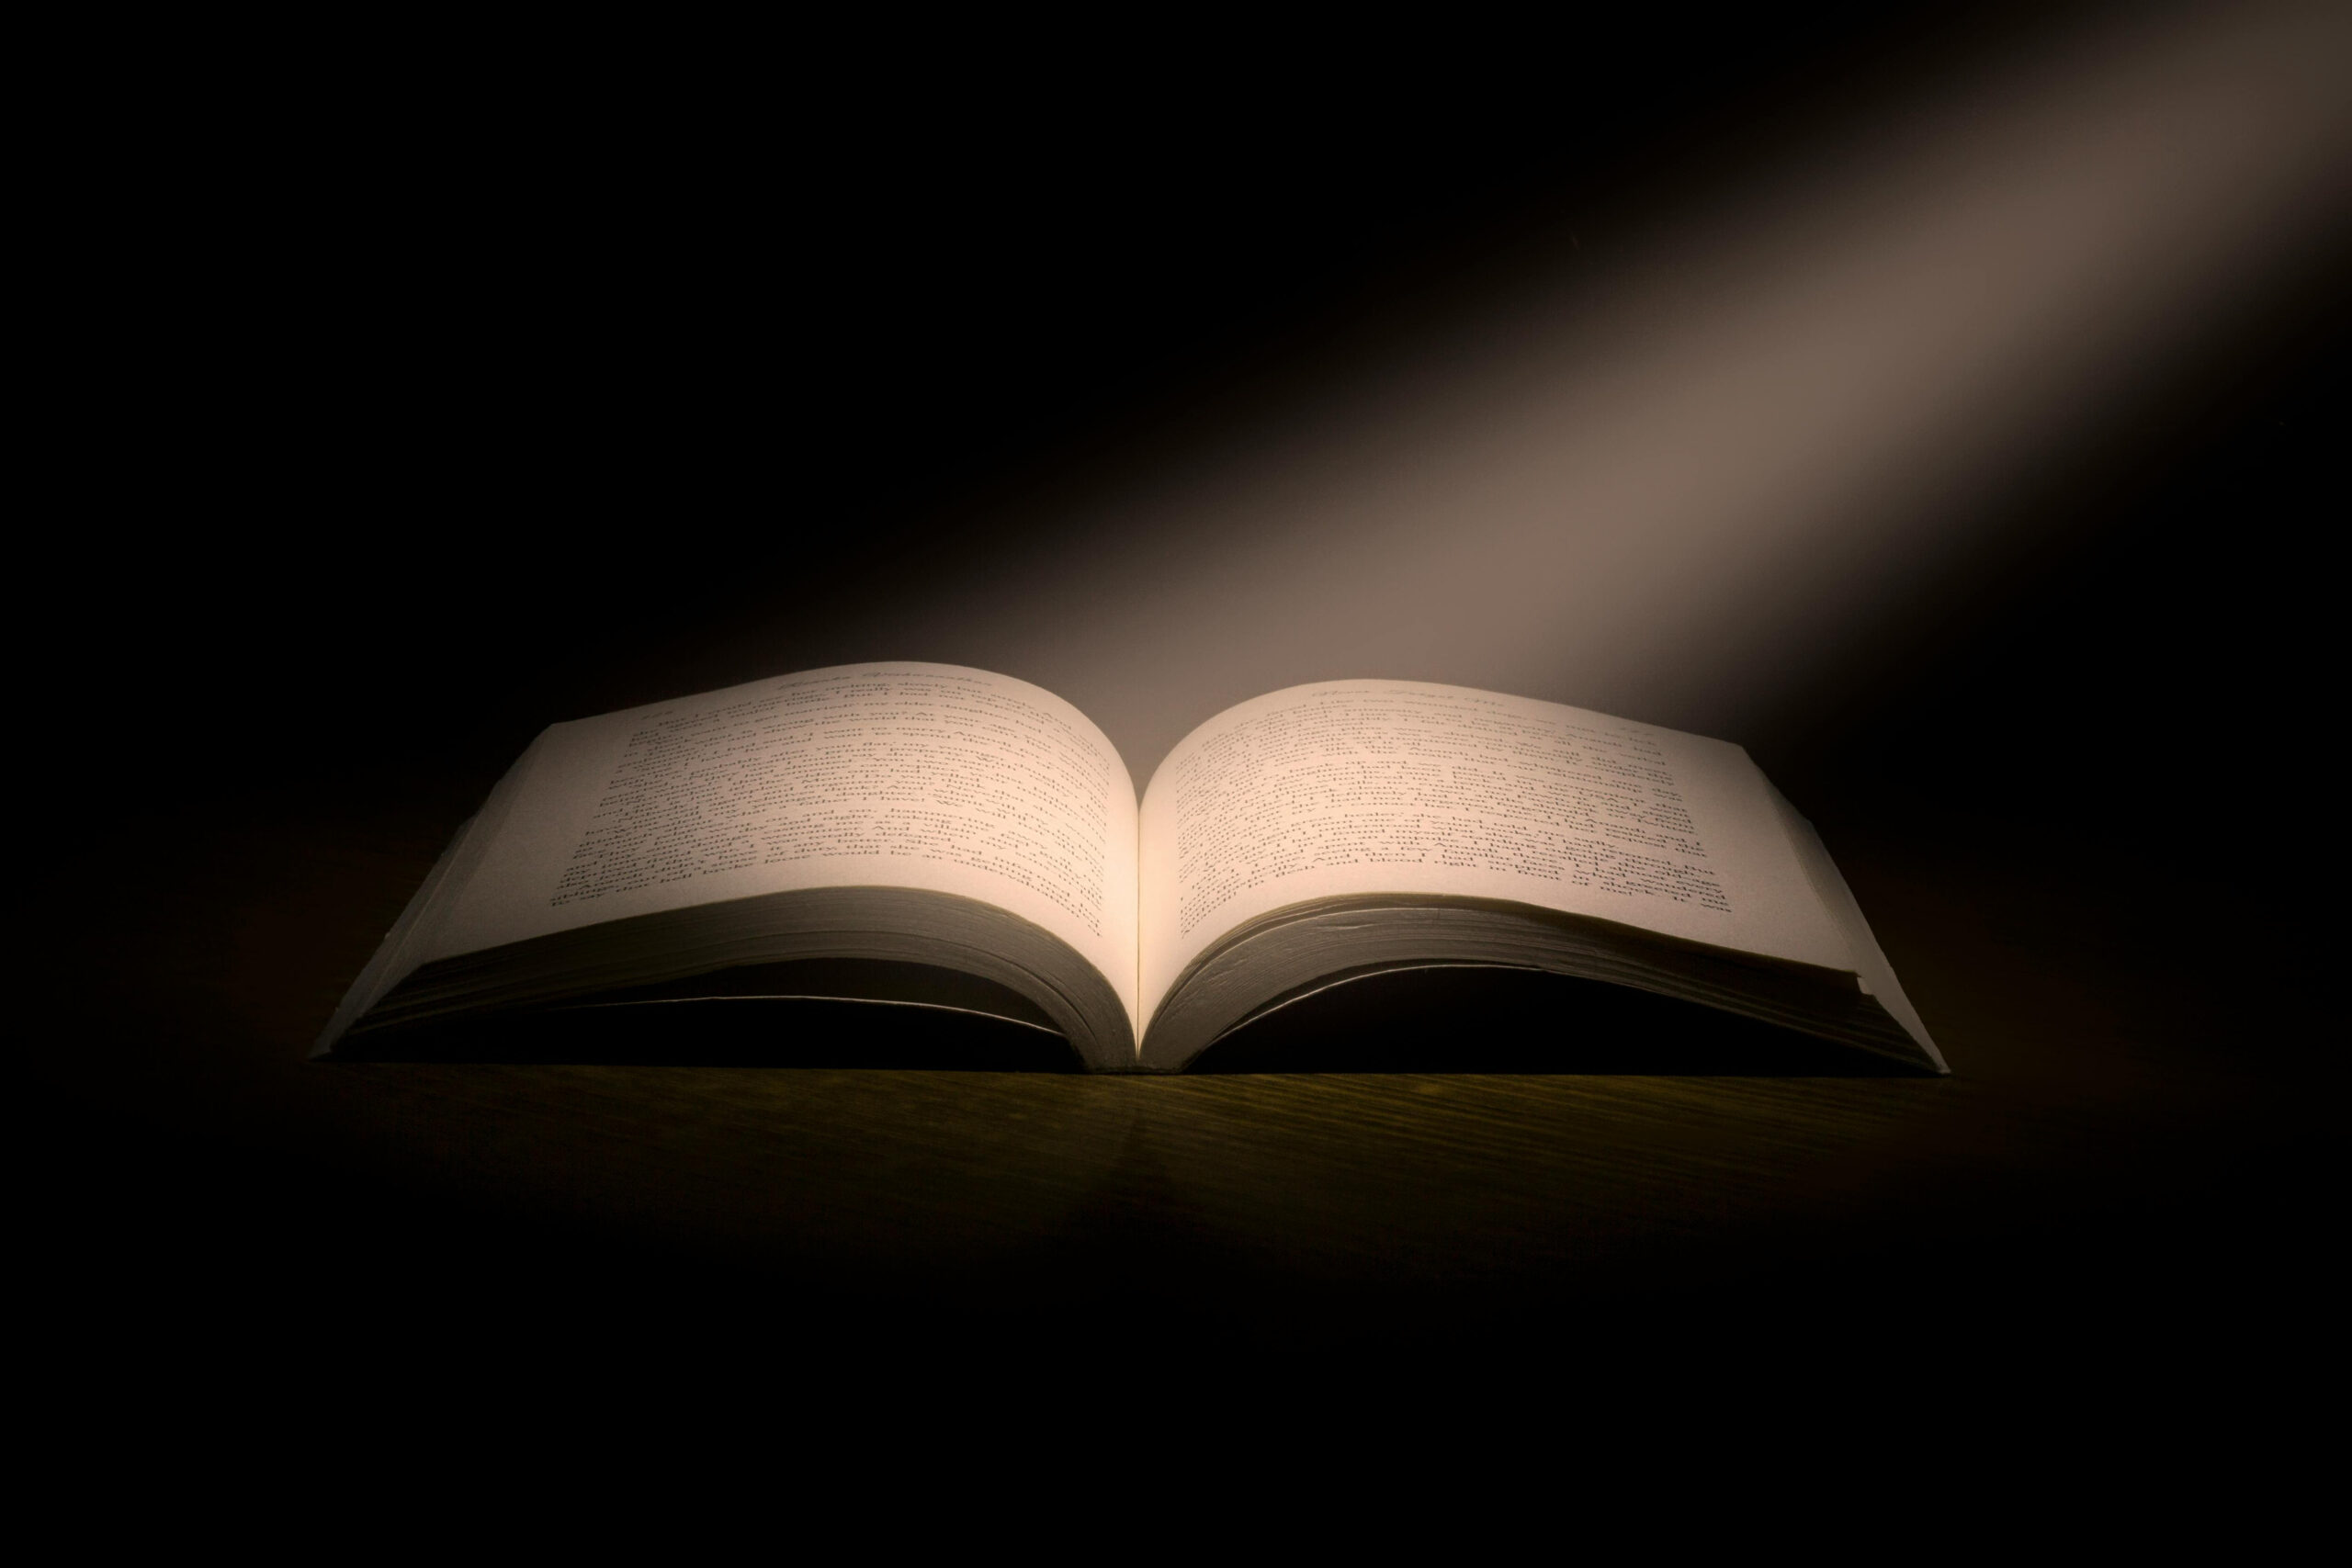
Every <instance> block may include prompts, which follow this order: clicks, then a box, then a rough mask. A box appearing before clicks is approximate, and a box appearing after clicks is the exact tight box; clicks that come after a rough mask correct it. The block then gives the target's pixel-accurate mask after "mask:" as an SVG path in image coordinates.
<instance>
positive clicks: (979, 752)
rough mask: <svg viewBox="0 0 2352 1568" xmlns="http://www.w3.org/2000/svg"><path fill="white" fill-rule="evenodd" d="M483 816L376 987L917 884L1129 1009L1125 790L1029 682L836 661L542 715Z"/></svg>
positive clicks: (1093, 733) (1098, 743)
mask: <svg viewBox="0 0 2352 1568" xmlns="http://www.w3.org/2000/svg"><path fill="white" fill-rule="evenodd" d="M493 818H494V820H493ZM476 831H477V832H486V833H487V835H488V837H487V840H486V841H485V842H483V843H482V844H481V845H480V846H479V848H478V849H477V847H476V846H475V845H473V844H471V843H469V844H468V845H467V846H466V852H465V854H464V856H463V859H464V860H465V861H467V862H468V863H469V864H466V865H463V866H460V867H458V868H457V870H456V872H455V874H453V876H452V879H451V880H452V884H453V886H451V887H450V889H449V890H448V893H447V897H445V898H442V899H439V900H436V902H438V903H440V904H441V906H442V907H441V908H438V909H436V910H435V911H432V912H431V913H429V914H428V915H426V916H425V918H424V919H422V920H421V921H420V924H419V928H418V930H417V931H416V932H415V933H414V935H413V939H412V940H411V941H409V942H407V943H405V944H404V946H405V948H406V951H404V952H403V953H401V954H400V957H399V960H398V962H397V965H396V967H397V970H398V973H394V974H390V975H388V976H385V978H384V982H383V983H384V984H385V985H386V986H389V985H390V984H392V983H396V982H397V981H398V980H399V979H400V978H401V976H404V975H405V974H407V973H408V972H410V971H412V970H413V969H414V968H415V967H416V966H417V965H418V964H424V963H429V962H431V961H432V960H435V959H437V958H444V957H448V956H450V955H453V954H456V953H471V952H476V951H479V950H481V949H483V948H488V947H495V946H499V945H502V944H503V943H506V942H519V941H522V940H524V939H526V938H528V937H536V936H544V935H546V934H548V933H549V932H552V931H567V930H571V929H572V928H575V927H579V926H584V925H591V924H594V923H597V922H600V921H604V920H612V919H621V918H623V917H626V916H630V915H643V914H650V913H653V912H656V911H659V910H665V909H675V908H684V907H685V906H687V905H693V904H707V903H717V902H718V901H720V900H723V899H729V898H741V897H750V896H752V895H755V894H764V893H777V892H785V891H788V890H792V889H797V888H807V887H854V886H876V887H920V888H928V889H932V890H934V891H938V892H943V893H954V894H960V895H962V896H963V897H967V898H973V899H977V900H978V901H980V902H982V903H985V904H990V905H994V906H996V907H997V908H1002V909H1006V910H1009V911H1011V912H1012V913H1013V914H1015V915H1018V916H1020V917H1022V918H1023V919H1027V920H1030V921H1032V922H1034V923H1035V924H1036V925H1039V926H1042V927H1044V928H1045V929H1046V931H1051V932H1052V933H1053V934H1054V935H1056V936H1057V937H1059V938H1061V939H1062V940H1063V941H1065V942H1069V944H1070V946H1072V947H1073V948H1075V949H1077V950H1078V952H1079V953H1082V954H1084V955H1085V957H1086V958H1087V959H1088V960H1089V961H1090V962H1091V963H1092V964H1094V965H1095V966H1096V967H1097V968H1099V969H1101V970H1102V971H1103V974H1104V976H1107V977H1108V978H1109V980H1110V982H1111V986H1112V988H1113V989H1114V991H1116V992H1117V994H1118V996H1119V998H1120V1000H1121V1001H1122V1002H1123V1003H1125V1006H1126V1009H1127V1013H1128V1017H1129V1018H1130V1020H1133V1019H1134V1017H1135V1013H1136V997H1135V976H1136V968H1135V952H1136V947H1135V940H1136V936H1135V933H1136V884H1135V876H1136V796H1135V785H1134V784H1133V783H1132V782H1131V781H1130V780H1129V778H1128V776H1127V770H1126V765H1125V763H1124V762H1122V761H1120V759H1119V753H1118V750H1117V749H1116V748H1114V746H1113V745H1112V744H1111V742H1110V741H1109V739H1106V738H1105V737H1104V736H1103V732H1102V731H1101V730H1099V729H1097V728H1095V727H1094V725H1093V723H1092V722H1091V720H1089V719H1088V718H1087V717H1086V716H1085V715H1083V714H1081V713H1080V712H1079V711H1078V710H1077V709H1076V708H1074V707H1072V706H1070V705H1069V704H1068V703H1066V702H1064V701H1062V699H1061V698H1059V697H1057V696H1055V695H1054V694H1052V693H1050V692H1047V691H1045V690H1042V689H1041V688H1039V687H1036V686H1033V685H1030V684H1029V683H1028V682H1025V681H1016V680H1013V679H1012V678H1011V677H1009V676H1004V675H994V674H990V673H989V672H988V671H982V670H967V669H964V668H961V667H959V666H956V665H948V664H921V663H909V662H898V663H883V664H854V665H841V666H836V667H834V668H831V669H826V670H811V671H803V672H801V673H799V674H795V675H785V676H780V677H777V678H775V679H774V680H768V681H755V682H751V683H750V684H748V685H742V686H733V687H729V688H728V689H727V690H725V691H720V692H711V693H707V694H702V695H700V696H694V697H683V698H680V699H678V700H676V701H673V702H666V703H655V704H651V705H648V706H645V707H640V708H630V709H628V710H626V711H624V712H621V713H615V714H605V715H603V716H599V717H596V718H589V719H581V720H578V721H576V722H574V723H570V724H559V725H555V726H553V727H551V728H548V730H547V731H546V732H545V733H543V734H542V735H541V736H540V737H539V739H537V741H535V742H534V743H533V745H532V747H531V750H529V751H528V752H526V754H525V755H524V758H523V760H522V761H519V762H518V763H516V764H515V772H514V773H511V774H509V775H508V778H507V779H506V781H505V782H504V783H503V784H501V785H500V787H499V790H498V793H497V795H495V796H493V800H492V807H486V808H485V810H484V812H483V814H482V818H481V819H480V821H479V822H478V823H477V827H476Z"/></svg>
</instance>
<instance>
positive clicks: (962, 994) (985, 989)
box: [318, 663, 1945, 1072]
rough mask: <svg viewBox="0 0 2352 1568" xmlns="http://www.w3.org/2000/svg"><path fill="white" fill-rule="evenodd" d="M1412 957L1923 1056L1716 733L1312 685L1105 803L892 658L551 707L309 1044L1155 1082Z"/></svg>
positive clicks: (1058, 718) (1012, 724)
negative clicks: (525, 1041) (702, 1008)
mask: <svg viewBox="0 0 2352 1568" xmlns="http://www.w3.org/2000/svg"><path fill="white" fill-rule="evenodd" d="M1442 965H1469V966H1480V965H1484V966H1501V967H1507V968H1516V969H1529V970H1543V971H1549V972H1552V973H1554V974H1558V975H1568V976H1582V977H1585V978H1587V979H1592V980H1600V981H1606V982H1612V983H1615V984H1619V985H1623V986H1629V987H1638V988H1641V989H1644V990H1648V991H1654V992H1659V993H1663V994H1665V995H1668V996H1671V997H1679V998H1686V999H1688V1000H1691V1001H1694V1002H1698V1003H1702V1004H1704V1005H1707V1006H1710V1007H1714V1008H1720V1009H1724V1010H1728V1011H1731V1012H1735V1013H1739V1014H1744V1015H1747V1017H1750V1018H1755V1019H1759V1020H1763V1021H1767V1022H1770V1023H1774V1024H1778V1025H1781V1026H1783V1027H1785V1028H1789V1029H1793V1030H1797V1031H1801V1032H1804V1033H1807V1034H1811V1035H1815V1036H1818V1037H1820V1038H1823V1039H1826V1040H1831V1041H1836V1042H1839V1043H1843V1044H1846V1045H1850V1046H1853V1047H1855V1048H1857V1049H1859V1050H1860V1051H1864V1052H1869V1053H1873V1054H1875V1055H1879V1056H1882V1057H1886V1058H1892V1059H1894V1060H1896V1061H1899V1062H1904V1063H1908V1064H1912V1065H1915V1066H1918V1067H1920V1068H1921V1069H1924V1070H1928V1071H1935V1072H1941V1071H1943V1070H1945V1069H1944V1064H1943V1059H1942V1057H1941V1056H1940V1055H1939V1054H1938V1053H1937V1050H1936V1047H1935V1045H1934V1043H1932V1042H1931V1041H1929V1039H1928V1032H1927V1030H1926V1029H1925V1027H1923V1026H1922V1025H1921V1023H1920V1021H1919V1019H1918V1015H1917V1013H1915V1012H1914V1011H1913V1010H1912V1008H1911V1005H1910V1003H1909V1002H1908V1001H1907V1000H1905V998H1904V995H1903V991H1902V987H1899V986H1898V985H1896V983H1895V979H1894V972H1893V971H1892V970H1891V969H1890V968H1889V967H1888V966H1887V962H1886V959H1885V957H1884V955H1883V954H1882V953H1880V951H1879V948H1878V944H1877V942H1875V941H1874V940H1873V939H1872V938H1871V932H1870V928H1869V927H1868V926H1867V925H1866V924H1864V923H1863V920H1862V916H1861V911H1860V908H1857V907H1856V905H1855V903H1854V898H1853V895H1852V894H1851V893H1850V892H1849V891H1848V890H1847V887H1846V884H1845V882H1844V880H1843V879H1842V878H1841V877H1840V876H1839V875H1838V870H1837V867H1836V866H1834V865H1832V864H1831V863H1830V861H1829V856H1828V854H1827V853H1826V852H1825V851H1824V850H1823V848H1822V845H1821V840H1819V839H1818V838H1817V837H1816V836H1815V833H1814V831H1813V829H1812V828H1811V827H1810V826H1809V825H1808V824H1807V823H1806V822H1805V820H1804V818H1801V817H1799V816H1798V815H1797V814H1796V812H1795V811H1794V810H1792V808H1791V807H1790V806H1789V804H1788V803H1787V802H1786V801H1785V800H1783V799H1781V795H1780V794H1779V792H1778V791H1776V790H1775V789H1773V787H1772V786H1771V784H1769V783H1768V782H1766V780H1765V778H1764V775H1763V774H1762V773H1759V772H1758V770H1757V768H1756V765H1755V764H1754V763H1753V762H1751V761H1749V760H1748V757H1747V753H1746V752H1745V751H1743V750H1740V749H1739V748H1738V747H1736V746H1734V745H1731V744H1728V743H1726V742H1724V741H1720V740H1708V739H1701V738H1700V737H1697V736H1692V735H1684V734H1680V733H1678V732H1676V731H1674V730H1668V729H1658V728H1653V727H1651V726H1648V725H1642V724H1634V723H1630V722H1628V721H1626V720H1623V719H1616V718H1609V717H1605V716H1602V715H1600V714H1595V713H1587V712H1584V711H1583V710H1581V709H1577V708H1571V707H1564V706H1561V705H1558V704H1555V703H1545V702H1537V701H1533V700H1532V699H1529V698H1524V697H1510V696H1499V695H1497V694H1493V693H1489V692H1476V691H1469V690H1465V689H1464V688H1461V687H1456V686H1438V685H1426V684H1420V683H1417V682H1402V681H1339V682H1325V683H1322V684H1317V685H1308V686H1295V687H1292V688H1290V689H1289V690H1287V691H1281V692H1275V693H1273V694H1270V695H1267V696H1262V697H1259V698H1256V699H1254V700H1252V701H1250V702H1246V703H1243V704H1241V705H1239V706H1238V707H1234V708H1230V709H1227V711H1226V712H1224V713H1221V714H1219V715H1217V716H1216V717H1215V718H1212V719H1210V720H1209V721H1208V722H1207V723H1205V724H1204V725H1202V726H1201V727H1200V728H1197V729H1195V730H1194V731H1193V733H1192V734H1191V735H1189V736H1187V737H1186V738H1185V739H1184V740H1183V741H1182V743H1181V744H1179V745H1178V746H1177V747H1176V749H1175V750H1173V751H1171V752H1170V754H1169V756H1168V758H1167V760H1166V761H1163V762H1162V763H1161V764H1160V765H1159V771H1158V772H1157V773H1154V774H1153V775H1152V779H1151V784H1150V786H1149V787H1148V789H1146V790H1145V791H1144V793H1143V796H1142V800H1141V803H1140V805H1138V803H1137V800H1136V790H1135V785H1134V784H1133V783H1132V781H1131V780H1130V779H1129V777H1128V774H1127V770H1126V767H1125V764H1124V763H1123V762H1122V761H1120V758H1119V753H1118V751H1117V750H1116V749H1115V748H1114V747H1113V746H1112V744H1111V742H1110V741H1109V740H1108V739H1106V738H1105V737H1104V736H1103V732H1102V731H1101V730H1100V729H1098V728H1095V727H1094V725H1093V724H1092V723H1091V722H1090V721H1089V720H1088V719H1087V717H1086V716H1084V715H1083V714H1081V713H1080V712H1079V711H1078V710H1077V709H1076V708H1074V707H1072V706H1070V705H1069V704H1068V703H1066V702H1063V701H1062V700H1061V699H1060V698H1058V697H1056V696H1054V695H1053V694H1050V693H1048V692H1045V691H1042V690H1040V689H1039V688H1037V687H1035V686H1032V685H1030V684H1028V683H1027V682H1023V681H1016V680H1012V679H1011V678H1009V677H1006V676H1002V675H992V674H989V673H988V672H986V671H979V670H967V669H962V668H958V667H956V666H952V665H941V664H918V663H898V664H859V665H844V666H840V667H836V668H833V669H828V670H814V671H807V672H805V673H802V674H797V675H786V676H782V677H779V678H777V679H775V680H768V681H758V682H752V683H751V684H749V685H743V686H736V687H732V688H730V689H729V690H726V691H722V692H713V693H710V694H707V695H703V696H695V697H685V698H682V699H679V700H677V701H674V702H665V703H657V704H654V705H650V706H648V707H641V708H632V709H630V710H628V711H627V712H624V713H616V714H607V715H605V716H602V717H599V718H590V719H582V720H580V721H578V722H575V723H570V724H559V725H555V726H553V727H551V728H548V730H546V731H545V732H543V733H542V734H541V735H540V736H539V738H538V739H537V740H536V741H534V742H533V743H532V744H531V747H530V749H529V750H526V751H525V752H524V754H523V756H522V757H521V759H520V760H519V761H516V762H515V765H514V767H513V768H512V769H510V770H509V771H508V772H507V774H506V776H505V777H504V778H503V780H501V781H500V783H499V784H498V786H497V788H496V789H495V790H493V791H492V794H491V795H490V798H489V800H488V801H487V802H485V803H484V805H483V807H482V808H481V812H480V813H478V814H477V815H476V816H475V817H474V818H472V819H471V820H470V821H469V822H468V823H467V824H466V825H465V826H464V827H463V828H462V829H459V830H458V835H457V837H456V839H455V840H453V841H452V842H451V843H450V845H449V847H448V849H447V851H446V852H444V853H443V855H442V857H441V859H440V861H439V863H437V864H435V867H434V868H433V872H432V874H431V875H430V876H428V877H427V878H426V879H425V883H424V886H423V887H422V888H421V889H419V890H418V892H417V894H416V897H414V898H413V900H411V902H410V904H409V906H408V908H407V910H406V911H405V912H404V913H403V914H402V915H401V918H400V920H399V922H398V923H397V924H396V925H394V926H393V928H392V930H391V931H390V933H389V934H388V935H387V936H386V937H385V939H384V942H383V944H382V946H381V947H380V948H379V950H378V952H377V953H376V955H375V958H374V959H373V961H371V962H370V963H369V964H368V967H367V969H366V970H365V971H364V972H363V973H362V974H361V975H360V976H359V978H358V980H357V981H356V983H355V984H354V985H353V987H352V988H351V991H350V994H349V995H348V996H346V997H345V998H344V1001H343V1005H342V1006H341V1007H340V1008H339V1009H337V1010H336V1012H335V1015H334V1019H333V1020H332V1021H330V1023H329V1024H328V1026H327V1028H326V1031H325V1032H324V1034H323V1035H322V1037H321V1039H320V1041H319V1045H318V1054H319V1055H377V1054H396V1053H397V1048H398V1042H399V1040H400V1039H401V1035H402V1033H403V1032H406V1031H410V1030H413V1029H414V1028H416V1027H417V1026H420V1025H429V1024H433V1023H435V1022H447V1021H451V1020H457V1019H467V1018H481V1017H483V1016H487V1015H492V1014H500V1013H506V1012H518V1011H541V1010H548V1009H553V1008H566V1007H578V1006H581V1005H583V1004H591V1005H596V1006H609V1005H618V1004H624V1003H628V1002H635V1001H646V1002H650V1001H657V1000H658V1001H674V1000H679V999H688V998H744V997H753V996H830V997H840V998H854V999H860V1000H868V1001H876V1002H900V1003H911V1004H914V1005H922V1006H937V1007H956V1008H963V1009H967V1010H972V1011H978V1012H985V1013H991V1014H994V1015H996V1016H999V1017H1002V1018H1007V1019H1011V1020H1013V1021H1017V1022H1022V1023H1026V1024H1030V1025H1032V1026H1034V1027H1035V1028H1037V1029H1040V1030H1049V1031H1052V1032H1057V1033H1058V1034H1060V1035H1061V1036H1062V1037H1063V1038H1065V1039H1067V1040H1068V1042H1069V1044H1070V1046H1071V1047H1072V1048H1073V1049H1074V1050H1075V1051H1076V1053H1077V1055H1078V1056H1079V1057H1080V1059H1081V1060H1083V1061H1084V1063H1085V1064H1086V1065H1087V1066H1090V1067H1093V1068H1097V1069H1100V1070H1104V1071H1120V1070H1134V1069H1138V1068H1140V1069H1145V1070H1153V1071H1174V1070H1177V1069H1181V1068H1182V1067H1184V1066H1187V1065H1188V1064H1190V1063H1192V1062H1193V1060H1194V1059H1195V1058H1197V1057H1198V1056H1199V1055H1201V1053H1202V1052H1203V1051H1204V1050H1205V1049H1206V1048H1207V1047H1208V1046H1210V1045H1211V1044H1212V1043H1215V1042H1216V1041H1217V1040H1218V1039H1220V1038H1221V1037H1223V1036H1225V1035H1227V1033H1229V1032H1232V1031H1233V1030H1235V1029H1237V1028H1238V1027H1240V1026H1241V1025H1243V1024H1245V1023H1248V1022H1250V1021H1253V1020H1256V1019H1258V1018H1260V1017H1261V1016H1262V1015H1264V1014H1266V1013H1268V1012H1269V1011H1270V1010H1274V1009H1279V1008H1283V1007H1286V1006H1289V1005H1291V1004H1293V1003H1295V1002H1296V1001H1298V1000H1299V999H1301V998H1306V997H1307V996H1310V995H1312V994H1313V993H1315V992H1316V991H1318V990H1321V989H1325V988H1327V987H1332V986H1335V985H1340V984H1344V983H1347V982H1349V981H1351V980H1353V979H1356V978H1359V977H1362V976H1372V975H1377V974H1382V973H1385V972H1390V971H1396V970H1400V969H1410V968H1417V967H1423V966H1442Z"/></svg>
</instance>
